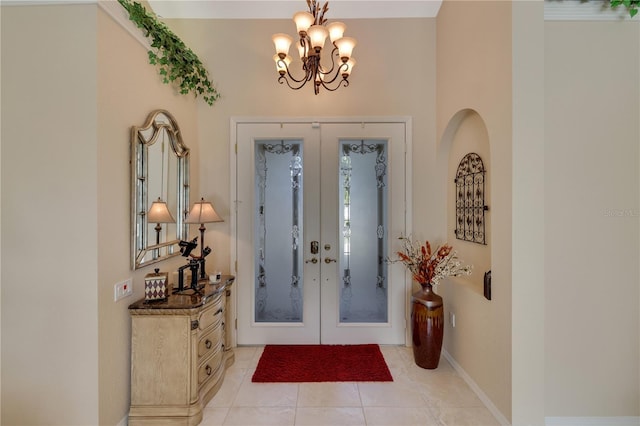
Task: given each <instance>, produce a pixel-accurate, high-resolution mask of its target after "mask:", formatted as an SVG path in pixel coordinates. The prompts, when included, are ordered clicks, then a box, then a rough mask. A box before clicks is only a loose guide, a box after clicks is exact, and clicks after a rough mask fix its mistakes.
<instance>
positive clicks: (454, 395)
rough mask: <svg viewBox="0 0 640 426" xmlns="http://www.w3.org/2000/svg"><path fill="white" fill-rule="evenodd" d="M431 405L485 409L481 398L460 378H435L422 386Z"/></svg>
mask: <svg viewBox="0 0 640 426" xmlns="http://www.w3.org/2000/svg"><path fill="white" fill-rule="evenodd" d="M420 388H421V389H422V393H423V395H424V396H425V398H426V399H427V400H428V401H429V405H437V406H445V407H484V404H483V403H482V401H480V398H478V396H477V395H476V394H475V392H473V391H472V390H471V388H470V387H469V386H468V385H467V383H466V382H465V381H464V380H462V378H460V377H459V376H450V377H448V378H443V377H437V378H436V377H434V378H432V380H431V381H425V382H424V383H422V385H421V386H420Z"/></svg>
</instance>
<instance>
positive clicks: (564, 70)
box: [544, 22, 640, 417]
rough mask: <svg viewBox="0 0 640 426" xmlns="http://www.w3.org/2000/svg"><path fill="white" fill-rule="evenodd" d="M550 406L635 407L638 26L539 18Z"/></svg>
mask: <svg viewBox="0 0 640 426" xmlns="http://www.w3.org/2000/svg"><path fill="white" fill-rule="evenodd" d="M544 36H545V58H544V59H545V91H544V94H545V137H544V139H545V168H544V172H545V205H546V208H545V219H546V222H545V225H546V230H545V237H546V240H545V264H546V271H545V281H546V293H547V297H546V303H545V314H546V318H547V321H546V323H547V327H546V328H545V353H546V358H545V370H546V371H545V404H546V415H547V416H554V417H555V416H558V417H560V416H603V417H609V416H639V415H640V390H639V388H638V387H639V386H640V385H639V383H640V382H639V380H638V377H639V365H638V362H639V359H640V354H639V352H638V344H639V342H638V340H639V336H640V329H639V318H638V311H639V309H638V297H639V294H638V293H639V285H638V283H639V282H640V275H639V272H638V259H639V258H640V243H639V237H640V234H639V232H640V226H639V222H640V197H639V191H640V175H639V172H638V171H639V169H640V167H639V161H638V158H639V140H640V131H639V127H638V117H639V115H640V105H639V98H638V93H640V78H639V77H640V69H639V62H640V61H639V59H640V58H639V54H640V27H639V26H638V25H637V22H630V23H619V22H578V23H575V22H574V23H571V22H547V23H546V24H545V34H544Z"/></svg>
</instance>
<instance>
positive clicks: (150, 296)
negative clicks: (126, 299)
mask: <svg viewBox="0 0 640 426" xmlns="http://www.w3.org/2000/svg"><path fill="white" fill-rule="evenodd" d="M167 278H168V274H167V273H166V272H160V269H158V268H156V269H155V272H154V273H152V274H147V275H146V276H145V277H144V299H145V300H164V299H166V298H167V296H169V288H168V285H167V284H168V279H167Z"/></svg>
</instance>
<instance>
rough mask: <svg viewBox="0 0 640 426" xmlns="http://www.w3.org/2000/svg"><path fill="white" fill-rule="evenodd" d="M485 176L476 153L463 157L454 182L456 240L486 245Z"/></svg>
mask: <svg viewBox="0 0 640 426" xmlns="http://www.w3.org/2000/svg"><path fill="white" fill-rule="evenodd" d="M485 174H486V170H485V168H484V163H483V162H482V158H480V156H479V155H478V154H476V153H473V152H471V153H469V154H467V155H465V156H464V157H463V158H462V160H461V161H460V164H458V170H457V172H456V177H455V179H454V182H455V184H456V229H455V234H456V238H457V239H459V240H464V241H470V242H472V243H478V244H485V245H486V244H487V243H486V238H485V217H484V216H485V215H484V213H485V211H487V210H489V207H488V206H487V205H486V204H485V200H484V196H485Z"/></svg>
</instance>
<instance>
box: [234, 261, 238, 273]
mask: <svg viewBox="0 0 640 426" xmlns="http://www.w3.org/2000/svg"><path fill="white" fill-rule="evenodd" d="M234 263H235V265H234V266H235V270H236V273H238V261H237V260H236V261H235V262H234Z"/></svg>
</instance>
